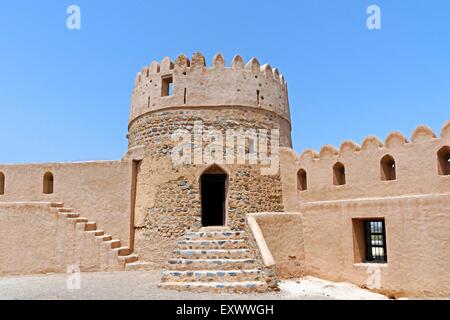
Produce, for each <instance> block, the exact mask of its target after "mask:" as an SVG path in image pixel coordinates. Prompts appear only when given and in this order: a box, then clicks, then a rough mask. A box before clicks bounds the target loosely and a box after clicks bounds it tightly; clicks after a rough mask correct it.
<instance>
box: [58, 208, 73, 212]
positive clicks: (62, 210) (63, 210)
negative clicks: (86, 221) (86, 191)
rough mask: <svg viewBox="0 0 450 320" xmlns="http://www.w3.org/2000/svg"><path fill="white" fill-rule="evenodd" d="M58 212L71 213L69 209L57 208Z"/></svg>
mask: <svg viewBox="0 0 450 320" xmlns="http://www.w3.org/2000/svg"><path fill="white" fill-rule="evenodd" d="M58 211H59V212H72V209H71V208H59V209H58Z"/></svg>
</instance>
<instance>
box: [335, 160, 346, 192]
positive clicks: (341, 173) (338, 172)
mask: <svg viewBox="0 0 450 320" xmlns="http://www.w3.org/2000/svg"><path fill="white" fill-rule="evenodd" d="M333 184H334V185H335V186H342V185H344V184H345V167H344V165H343V164H342V163H340V162H338V163H336V164H335V165H334V166H333Z"/></svg>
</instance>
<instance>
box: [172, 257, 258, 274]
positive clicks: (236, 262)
mask: <svg viewBox="0 0 450 320" xmlns="http://www.w3.org/2000/svg"><path fill="white" fill-rule="evenodd" d="M169 267H170V269H171V270H186V271H187V270H213V269H225V270H230V269H238V270H242V269H254V268H256V261H255V260H254V259H170V260H169Z"/></svg>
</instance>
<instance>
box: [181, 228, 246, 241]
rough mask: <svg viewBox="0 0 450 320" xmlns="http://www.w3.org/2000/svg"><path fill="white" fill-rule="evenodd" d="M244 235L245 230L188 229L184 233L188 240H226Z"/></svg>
mask: <svg viewBox="0 0 450 320" xmlns="http://www.w3.org/2000/svg"><path fill="white" fill-rule="evenodd" d="M243 236H244V231H232V230H224V231H198V232H193V231H188V232H186V234H185V235H184V237H185V238H186V239H187V240H200V239H203V240H224V239H241V238H242V237H243Z"/></svg>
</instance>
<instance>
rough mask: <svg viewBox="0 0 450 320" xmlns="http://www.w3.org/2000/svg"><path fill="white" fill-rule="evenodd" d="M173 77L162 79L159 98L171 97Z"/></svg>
mask: <svg viewBox="0 0 450 320" xmlns="http://www.w3.org/2000/svg"><path fill="white" fill-rule="evenodd" d="M172 84H173V77H172V76H165V77H163V78H162V86H161V96H162V97H168V96H171V95H172V87H173V85H172Z"/></svg>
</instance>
